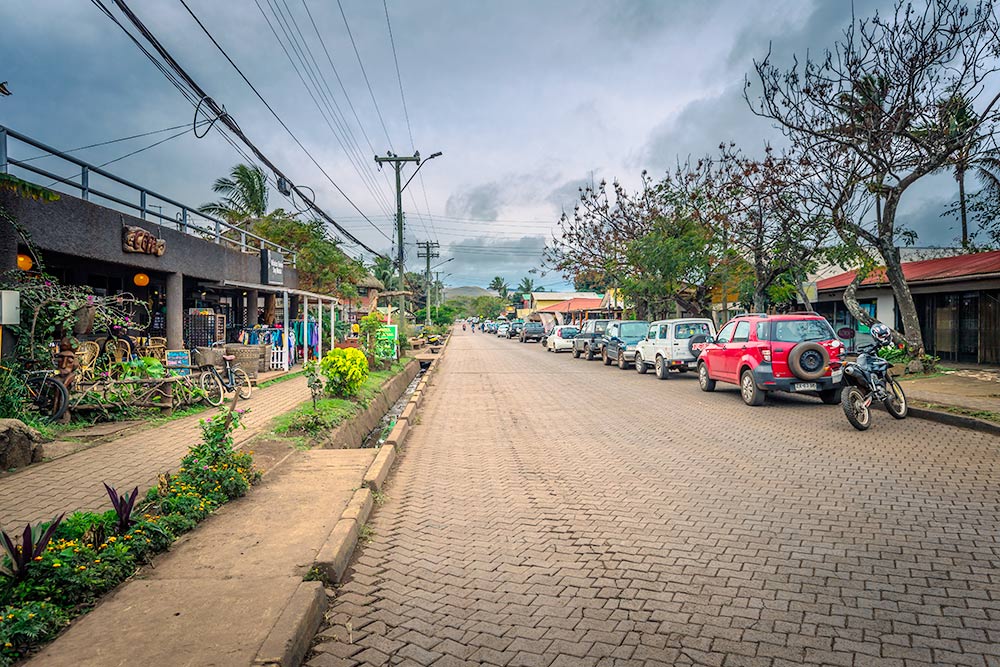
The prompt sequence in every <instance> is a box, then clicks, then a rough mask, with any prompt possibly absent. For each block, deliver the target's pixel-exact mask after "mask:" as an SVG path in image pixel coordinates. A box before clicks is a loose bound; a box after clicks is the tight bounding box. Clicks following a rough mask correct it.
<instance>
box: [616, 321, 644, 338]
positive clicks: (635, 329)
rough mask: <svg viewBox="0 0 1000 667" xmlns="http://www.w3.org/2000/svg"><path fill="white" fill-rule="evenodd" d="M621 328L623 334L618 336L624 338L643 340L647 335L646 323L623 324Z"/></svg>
mask: <svg viewBox="0 0 1000 667" xmlns="http://www.w3.org/2000/svg"><path fill="white" fill-rule="evenodd" d="M619 328H620V329H621V333H620V334H618V335H619V336H622V337H623V338H641V337H643V336H644V335H646V323H645V322H623V323H622V324H621V325H620V326H619Z"/></svg>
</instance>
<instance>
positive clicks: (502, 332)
mask: <svg viewBox="0 0 1000 667" xmlns="http://www.w3.org/2000/svg"><path fill="white" fill-rule="evenodd" d="M508 330H510V325H509V324H503V323H501V324H498V325H497V330H496V332H495V333H496V335H497V337H498V338H499V337H501V336H502V337H504V338H506V337H507V331H508Z"/></svg>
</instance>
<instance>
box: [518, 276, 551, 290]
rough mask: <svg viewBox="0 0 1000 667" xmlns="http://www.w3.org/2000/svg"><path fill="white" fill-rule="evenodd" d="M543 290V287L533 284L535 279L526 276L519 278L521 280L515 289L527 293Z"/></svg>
mask: <svg viewBox="0 0 1000 667" xmlns="http://www.w3.org/2000/svg"><path fill="white" fill-rule="evenodd" d="M544 290H545V288H543V287H538V286H537V285H535V281H534V280H532V279H531V278H529V277H528V276H525V277H524V278H521V282H520V283H518V285H517V291H518V292H520V293H521V294H527V293H529V292H542V291H544Z"/></svg>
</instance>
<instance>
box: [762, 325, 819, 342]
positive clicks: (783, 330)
mask: <svg viewBox="0 0 1000 667" xmlns="http://www.w3.org/2000/svg"><path fill="white" fill-rule="evenodd" d="M834 337H835V336H834V333H833V329H832V328H831V327H830V323H829V322H827V321H826V320H781V321H778V322H775V323H774V335H773V336H772V337H771V340H774V341H777V342H781V343H799V342H802V341H807V340H830V339H832V338H834Z"/></svg>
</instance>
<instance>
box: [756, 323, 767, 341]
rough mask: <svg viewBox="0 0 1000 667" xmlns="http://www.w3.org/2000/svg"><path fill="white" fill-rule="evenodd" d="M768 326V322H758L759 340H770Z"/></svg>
mask: <svg viewBox="0 0 1000 667" xmlns="http://www.w3.org/2000/svg"><path fill="white" fill-rule="evenodd" d="M767 325H768V323H767V322H758V323H757V340H767V339H768V336H767V328H768V327H767Z"/></svg>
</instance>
